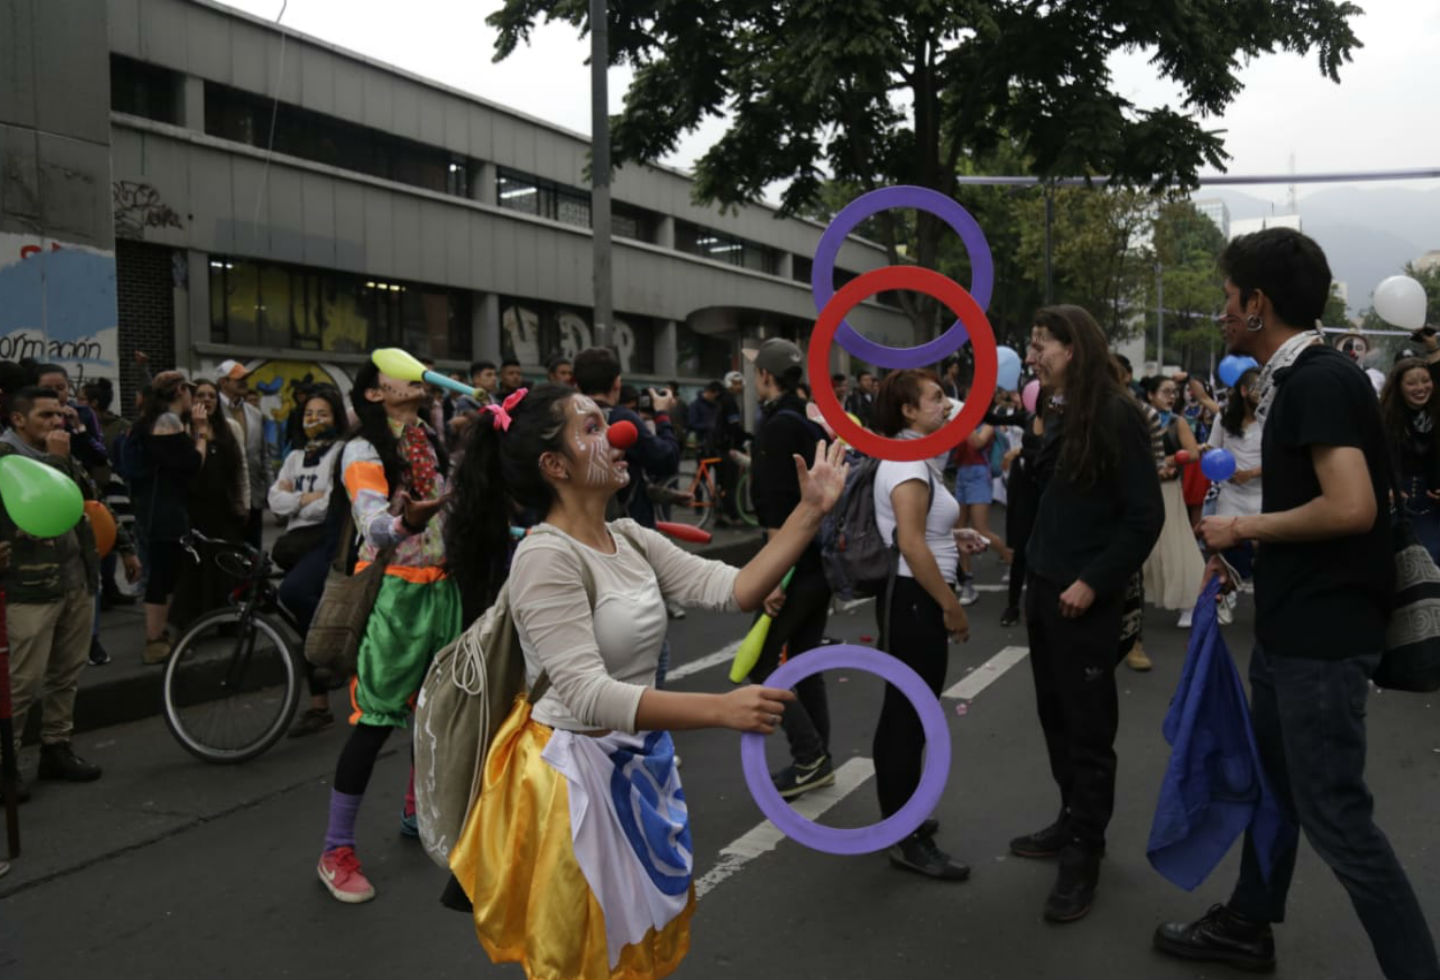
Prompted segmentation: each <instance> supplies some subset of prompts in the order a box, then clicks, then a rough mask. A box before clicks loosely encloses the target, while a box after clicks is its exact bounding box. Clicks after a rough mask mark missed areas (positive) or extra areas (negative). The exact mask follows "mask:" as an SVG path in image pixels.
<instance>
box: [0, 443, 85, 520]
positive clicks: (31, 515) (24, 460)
mask: <svg viewBox="0 0 1440 980" xmlns="http://www.w3.org/2000/svg"><path fill="white" fill-rule="evenodd" d="M0 501H3V502H4V504H5V510H6V511H7V512H9V514H10V519H11V520H12V521H14V522H15V526H16V527H18V528H19V529H20V530H22V531H24V532H25V533H26V534H29V535H31V536H32V537H37V538H54V537H58V536H59V535H61V534H64V533H65V532H66V531H68V530H70V529H71V528H72V527H74V526H75V525H76V524H78V523H80V517H81V515H82V514H84V512H85V499H84V498H83V497H82V496H81V495H80V488H79V487H78V486H76V485H75V481H74V480H72V479H70V478H69V477H68V476H66V475H65V474H64V473H61V472H60V471H59V470H57V469H55V467H53V466H46V465H45V464H44V463H42V462H40V461H39V460H38V459H31V458H30V457H28V456H21V455H20V454H18V453H10V454H9V455H7V456H0Z"/></svg>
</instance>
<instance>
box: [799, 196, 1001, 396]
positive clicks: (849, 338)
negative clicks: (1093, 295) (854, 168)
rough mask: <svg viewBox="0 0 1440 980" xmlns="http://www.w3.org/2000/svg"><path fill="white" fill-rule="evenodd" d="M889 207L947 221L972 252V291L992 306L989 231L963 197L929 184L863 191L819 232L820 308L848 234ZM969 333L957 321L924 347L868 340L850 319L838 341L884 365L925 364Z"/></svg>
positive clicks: (815, 272) (816, 281)
mask: <svg viewBox="0 0 1440 980" xmlns="http://www.w3.org/2000/svg"><path fill="white" fill-rule="evenodd" d="M890 208H914V209H916V210H917V211H927V212H929V213H930V214H933V215H934V216H935V217H937V218H939V219H940V220H942V221H944V222H945V223H946V224H947V225H949V226H950V227H951V228H953V229H955V233H956V234H957V235H959V236H960V240H961V241H962V242H963V243H964V244H965V251H966V252H968V253H969V255H970V272H971V275H970V295H972V296H974V297H975V302H977V303H979V304H980V309H982V310H984V309H987V308H988V307H989V306H990V293H991V291H992V290H993V289H994V288H995V262H994V260H993V259H992V258H991V256H990V245H989V243H988V242H986V241H985V233H984V232H983V231H981V230H980V223H979V222H977V221H976V220H975V219H974V218H973V217H972V216H971V215H970V212H969V211H966V210H965V209H964V208H963V207H961V206H960V202H958V201H956V200H954V199H953V198H949V197H946V196H945V195H944V194H941V193H940V192H939V191H934V190H931V189H930V188H928V187H915V186H913V185H910V184H900V185H897V186H895V187H882V188H880V189H879V190H874V191H871V192H870V193H868V194H862V195H860V196H859V197H857V198H856V199H855V200H853V201H851V202H850V203H849V204H847V205H846V206H845V208H844V210H842V211H841V212H840V213H839V214H837V215H836V216H835V218H834V220H833V221H831V222H830V225H829V227H827V228H826V229H825V234H823V235H821V236H820V244H819V245H818V246H816V248H815V261H814V264H813V265H812V266H811V269H810V293H811V295H812V296H813V297H814V299H815V309H816V311H817V312H818V311H820V310H823V309H825V304H826V303H828V302H830V298H831V297H832V296H834V295H835V259H836V257H837V256H838V255H839V254H840V246H841V245H843V244H845V236H847V235H849V234H850V232H851V231H852V230H854V228H855V226H856V225H858V224H859V223H860V222H862V221H864V220H865V219H866V218H868V217H870V216H871V215H873V214H876V213H878V212H880V211H886V210H889V209H890ZM967 336H968V334H967V332H966V330H965V325H964V324H963V323H961V322H960V321H959V320H956V321H955V322H954V323H952V324H951V325H950V329H949V330H946V331H945V332H944V333H943V334H941V335H940V336H939V337H936V338H935V339H934V340H932V341H930V342H929V343H925V344H921V345H920V346H919V347H886V346H885V345H884V344H877V343H875V342H874V341H873V340H867V339H866V338H864V337H862V336H861V335H860V333H859V332H858V331H857V330H855V329H854V328H853V327H851V326H850V324H848V323H842V324H840V329H839V330H838V331H836V334H835V340H836V342H837V343H838V344H839V345H840V346H841V347H843V348H845V350H847V351H849V352H850V354H851V355H852V356H854V357H858V358H859V359H860V360H862V361H866V362H868V363H870V364H874V365H875V366H876V367H883V368H920V367H925V366H926V365H929V364H936V363H939V362H940V361H943V360H945V358H947V357H949V356H950V355H951V354H953V353H955V351H957V350H959V349H960V348H961V347H962V346H963V345H964V344H965V340H966V338H967Z"/></svg>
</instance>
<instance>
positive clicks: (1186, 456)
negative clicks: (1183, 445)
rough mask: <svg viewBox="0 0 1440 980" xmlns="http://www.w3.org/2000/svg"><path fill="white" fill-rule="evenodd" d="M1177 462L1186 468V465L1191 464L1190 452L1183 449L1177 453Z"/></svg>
mask: <svg viewBox="0 0 1440 980" xmlns="http://www.w3.org/2000/svg"><path fill="white" fill-rule="evenodd" d="M1175 462H1177V463H1179V464H1180V465H1181V466H1184V465H1185V464H1186V463H1188V462H1190V450H1188V449H1182V450H1180V451H1179V452H1177V453H1176V454H1175Z"/></svg>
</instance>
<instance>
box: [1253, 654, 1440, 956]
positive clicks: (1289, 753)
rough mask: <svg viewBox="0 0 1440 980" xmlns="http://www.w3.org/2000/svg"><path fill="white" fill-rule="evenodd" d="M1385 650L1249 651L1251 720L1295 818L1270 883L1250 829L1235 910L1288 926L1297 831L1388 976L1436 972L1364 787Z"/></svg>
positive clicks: (1280, 795)
mask: <svg viewBox="0 0 1440 980" xmlns="http://www.w3.org/2000/svg"><path fill="white" fill-rule="evenodd" d="M1379 659H1380V655H1379V654H1368V655H1364V656H1356V657H1349V658H1346V659H1344V660H1310V659H1306V658H1302V657H1279V656H1271V655H1269V654H1267V653H1266V652H1265V651H1264V649H1262V648H1261V646H1260V645H1259V644H1258V643H1257V644H1256V645H1255V650H1254V652H1253V653H1252V654H1251V656H1250V692H1251V693H1250V717H1251V722H1252V724H1253V725H1254V726H1255V742H1256V744H1257V746H1258V748H1259V749H1260V760H1261V762H1262V763H1263V765H1264V766H1265V775H1266V777H1267V778H1268V779H1269V781H1270V788H1271V790H1272V791H1273V792H1274V793H1275V799H1276V801H1277V802H1278V803H1279V804H1280V809H1281V811H1282V812H1283V813H1284V814H1285V815H1286V816H1287V817H1289V818H1290V820H1291V821H1292V825H1291V827H1290V828H1289V829H1288V833H1286V834H1285V835H1284V836H1283V837H1282V839H1281V840H1280V842H1279V843H1278V845H1277V846H1276V849H1275V867H1274V868H1273V869H1271V872H1270V880H1269V881H1268V882H1267V881H1266V880H1265V877H1264V875H1263V874H1262V873H1261V870H1260V862H1259V859H1258V858H1257V856H1256V853H1255V846H1254V842H1253V841H1252V840H1251V838H1250V834H1249V833H1248V832H1247V833H1246V835H1245V850H1244V856H1243V857H1242V858H1241V862H1240V880H1239V881H1238V882H1237V883H1236V885H1235V892H1234V894H1233V895H1232V896H1231V898H1230V907H1231V908H1232V909H1234V910H1235V911H1236V912H1239V913H1240V914H1241V915H1244V916H1247V917H1249V918H1252V919H1258V920H1260V921H1263V922H1283V921H1284V919H1285V898H1286V895H1287V894H1288V893H1289V891H1290V876H1291V874H1292V873H1293V872H1294V870H1295V852H1296V849H1297V848H1298V846H1299V843H1300V835H1299V831H1298V830H1297V829H1296V827H1297V826H1298V827H1303V828H1304V830H1305V836H1306V837H1307V838H1309V840H1310V846H1312V847H1313V848H1315V853H1317V854H1319V855H1320V857H1321V858H1322V859H1323V860H1324V861H1325V863H1326V864H1328V865H1330V870H1331V871H1333V872H1335V877H1336V878H1338V879H1340V884H1342V885H1344V886H1345V891H1346V892H1348V893H1349V895H1350V903H1351V904H1352V905H1354V906H1355V912H1356V914H1357V915H1359V917H1360V923H1361V925H1363V926H1364V927H1365V931H1366V932H1367V933H1368V934H1369V935H1370V943H1371V945H1372V946H1373V947H1374V949H1375V958H1376V959H1377V960H1379V961H1380V969H1382V970H1383V971H1384V972H1385V975H1386V976H1387V977H1437V976H1440V964H1437V962H1436V958H1435V943H1434V940H1433V939H1432V938H1431V936H1430V927H1429V926H1428V925H1427V924H1426V922H1425V914H1424V913H1423V912H1422V911H1421V910H1420V903H1419V901H1417V900H1416V898H1415V890H1414V889H1413V888H1411V887H1410V881H1409V879H1408V878H1406V877H1405V869H1404V868H1402V867H1401V866H1400V861H1399V859H1397V858H1396V857H1395V851H1394V850H1393V849H1392V848H1391V847H1390V842H1389V841H1388V840H1387V839H1386V838H1385V834H1384V833H1382V832H1381V830H1380V828H1379V827H1377V826H1375V820H1374V810H1375V806H1374V799H1373V798H1372V797H1371V796H1370V790H1369V789H1368V788H1367V787H1366V785H1365V699H1366V696H1367V695H1368V694H1369V679H1370V675H1371V673H1373V672H1374V670H1375V665H1376V664H1377V663H1378V662H1379Z"/></svg>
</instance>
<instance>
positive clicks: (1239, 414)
mask: <svg viewBox="0 0 1440 980" xmlns="http://www.w3.org/2000/svg"><path fill="white" fill-rule="evenodd" d="M1259 377H1260V369H1259V368H1251V369H1250V370H1248V371H1246V372H1245V373H1244V374H1242V375H1240V377H1238V378H1236V379H1235V384H1234V386H1233V387H1232V388H1231V389H1230V400H1229V401H1227V402H1226V403H1225V411H1224V413H1223V414H1222V415H1221V416H1220V424H1221V425H1222V426H1224V428H1225V431H1226V432H1228V433H1230V434H1231V435H1232V436H1237V437H1238V436H1243V435H1244V434H1245V409H1246V408H1247V407H1248V405H1249V403H1248V402H1246V400H1245V392H1246V391H1247V390H1248V389H1250V388H1251V387H1253V386H1254V384H1255V382H1256V380H1257V379H1258V378H1259Z"/></svg>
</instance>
